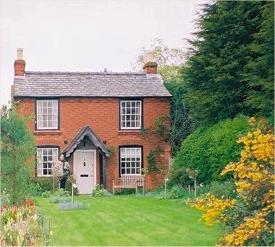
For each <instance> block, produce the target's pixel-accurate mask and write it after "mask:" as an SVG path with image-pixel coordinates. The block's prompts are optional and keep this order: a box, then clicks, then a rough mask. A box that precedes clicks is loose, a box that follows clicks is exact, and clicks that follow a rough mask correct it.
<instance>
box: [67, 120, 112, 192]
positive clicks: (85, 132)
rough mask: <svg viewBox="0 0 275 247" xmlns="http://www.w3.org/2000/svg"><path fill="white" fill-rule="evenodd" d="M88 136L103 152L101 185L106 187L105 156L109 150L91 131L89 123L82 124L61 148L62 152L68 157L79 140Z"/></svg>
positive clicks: (108, 153)
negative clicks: (71, 138)
mask: <svg viewBox="0 0 275 247" xmlns="http://www.w3.org/2000/svg"><path fill="white" fill-rule="evenodd" d="M86 136H87V137H88V138H89V139H90V141H91V142H92V143H93V145H94V146H95V147H96V148H98V149H99V151H100V152H101V153H102V154H103V155H102V157H103V159H102V160H103V185H104V187H106V163H107V160H106V159H107V157H109V156H110V152H109V151H108V149H107V148H106V147H105V145H104V144H103V142H101V140H100V139H99V138H98V137H97V135H96V134H95V133H94V132H93V130H92V128H91V127H90V126H89V125H86V126H84V127H83V128H82V129H81V130H80V131H79V132H78V133H77V134H76V135H75V137H74V138H73V140H72V141H71V142H70V143H69V144H68V145H67V146H66V147H65V148H64V149H63V150H62V153H63V154H64V155H65V156H66V157H70V156H71V154H72V153H73V152H74V151H75V149H76V148H77V146H78V145H79V144H80V142H81V141H82V140H83V139H84V138H85V137H86Z"/></svg>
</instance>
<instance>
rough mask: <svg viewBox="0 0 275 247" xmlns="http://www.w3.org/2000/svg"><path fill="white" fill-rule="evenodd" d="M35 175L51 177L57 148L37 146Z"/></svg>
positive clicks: (56, 159)
mask: <svg viewBox="0 0 275 247" xmlns="http://www.w3.org/2000/svg"><path fill="white" fill-rule="evenodd" d="M36 152H37V165H36V174H37V177H51V176H52V168H53V167H54V165H55V164H56V163H57V162H58V157H59V148H57V147H37V151H36Z"/></svg>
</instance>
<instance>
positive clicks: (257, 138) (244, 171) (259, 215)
mask: <svg viewBox="0 0 275 247" xmlns="http://www.w3.org/2000/svg"><path fill="white" fill-rule="evenodd" d="M250 124H251V126H252V127H253V130H252V131H250V132H248V133H247V134H246V135H245V136H243V137H241V138H239V139H238V143H242V144H243V145H244V147H243V149H242V151H241V157H240V158H239V160H238V161H237V162H230V163H229V164H228V165H227V166H226V167H225V168H224V170H223V171H222V173H221V175H225V174H227V173H228V172H230V173H232V172H233V174H234V180H235V186H236V190H235V191H236V194H237V195H236V197H235V198H224V197H222V198H217V197H215V196H214V195H211V194H207V195H205V197H203V198H200V199H198V200H197V201H196V203H195V204H194V205H195V206H196V207H197V208H198V209H200V210H202V211H204V215H203V219H204V220H205V221H206V223H207V224H209V225H211V224H213V223H219V224H220V223H221V224H222V225H223V226H224V229H225V232H224V236H223V237H222V238H221V239H220V241H221V244H222V245H226V246H232V245H234V246H236V245H241V246H251V245H254V246H274V179H275V176H274V132H273V129H272V128H271V127H270V126H268V125H267V124H266V122H265V121H262V120H261V121H258V122H257V121H256V120H255V118H251V119H250Z"/></svg>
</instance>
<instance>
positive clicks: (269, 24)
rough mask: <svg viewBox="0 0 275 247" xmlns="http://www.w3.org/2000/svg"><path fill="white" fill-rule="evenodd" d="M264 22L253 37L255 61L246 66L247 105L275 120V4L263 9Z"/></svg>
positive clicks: (269, 3)
mask: <svg viewBox="0 0 275 247" xmlns="http://www.w3.org/2000/svg"><path fill="white" fill-rule="evenodd" d="M261 11H262V15H263V16H264V19H263V21H262V22H261V24H260V30H259V32H257V33H255V34H254V35H253V38H254V41H253V42H252V43H251V44H250V51H251V54H252V56H253V58H254V59H251V60H250V61H249V62H248V64H247V65H246V66H245V74H244V80H245V81H246V82H247V84H248V86H249V88H248V97H247V105H248V106H249V107H251V108H252V109H253V112H256V113H257V115H259V116H263V117H267V118H268V117H271V118H272V119H273V118H274V2H273V1H272V2H267V3H266V4H262V7H261Z"/></svg>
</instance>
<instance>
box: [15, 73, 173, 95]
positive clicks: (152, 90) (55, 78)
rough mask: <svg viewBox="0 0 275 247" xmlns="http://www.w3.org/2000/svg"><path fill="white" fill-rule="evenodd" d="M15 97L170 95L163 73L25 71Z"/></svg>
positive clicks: (16, 85)
mask: <svg viewBox="0 0 275 247" xmlns="http://www.w3.org/2000/svg"><path fill="white" fill-rule="evenodd" d="M14 96H15V97H170V96H171V94H170V93H169V92H168V91H167V89H166V88H165V87H164V85H163V82H162V80H161V77H160V75H158V74H145V73H109V72H98V73H97V72H94V73H91V72H87V73H86V72H27V71H26V72H25V76H15V77H14Z"/></svg>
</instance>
